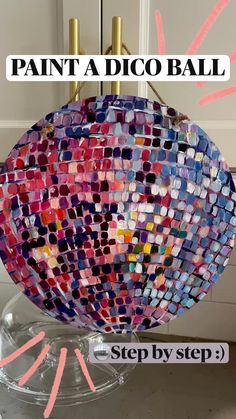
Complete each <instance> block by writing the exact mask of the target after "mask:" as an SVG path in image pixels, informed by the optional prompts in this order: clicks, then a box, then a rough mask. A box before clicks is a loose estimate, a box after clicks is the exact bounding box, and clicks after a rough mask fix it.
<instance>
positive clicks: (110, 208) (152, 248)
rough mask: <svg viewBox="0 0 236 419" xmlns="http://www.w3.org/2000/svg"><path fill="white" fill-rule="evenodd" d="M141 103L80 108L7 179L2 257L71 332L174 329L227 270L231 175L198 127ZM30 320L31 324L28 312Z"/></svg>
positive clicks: (35, 137) (43, 133) (23, 155)
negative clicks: (178, 319) (177, 121)
mask: <svg viewBox="0 0 236 419" xmlns="http://www.w3.org/2000/svg"><path fill="white" fill-rule="evenodd" d="M178 115H179V113H177V112H176V111H175V110H174V109H173V108H169V107H167V106H166V105H160V104H159V103H157V102H152V101H150V100H148V99H142V98H138V97H132V96H130V97H129V96H105V97H94V98H90V99H84V100H82V101H79V102H75V103H71V104H69V105H66V106H64V107H62V108H61V109H59V110H57V111H55V112H53V113H51V114H49V115H47V116H46V117H45V118H44V119H42V120H40V121H39V122H38V123H37V124H36V125H34V126H33V127H32V128H31V129H30V130H29V131H27V132H26V133H25V134H24V135H23V137H22V138H21V139H20V141H19V142H18V143H17V144H16V146H15V147H14V148H13V149H12V151H11V152H10V154H9V156H8V158H7V160H6V161H5V164H4V167H3V171H2V174H1V175H0V176H1V177H0V179H1V180H0V183H1V185H0V186H1V188H0V194H1V196H0V197H1V201H0V203H1V212H0V252H1V258H2V260H3V263H4V265H5V267H6V269H7V271H8V272H9V274H10V276H11V278H12V279H13V281H14V282H15V283H16V284H17V285H19V286H20V289H21V290H22V292H23V293H24V294H25V295H26V296H27V297H28V298H29V299H30V300H31V301H32V302H34V303H35V304H36V305H37V306H38V307H39V308H40V309H42V310H44V311H45V312H47V313H48V314H49V315H51V316H53V317H55V318H56V319H58V320H61V321H62V322H65V323H69V324H71V325H74V326H77V327H85V328H89V329H92V330H99V331H101V332H107V333H109V332H115V333H121V332H123V333H125V332H131V331H137V330H144V329H148V328H151V327H155V326H159V325H162V324H164V323H167V322H168V321H169V320H171V319H173V318H175V317H176V316H179V315H181V314H183V313H184V312H185V311H187V310H188V309H190V308H191V307H192V306H193V305H194V303H196V302H198V301H201V300H202V299H203V298H204V297H205V295H206V294H207V292H208V291H209V289H210V288H211V285H212V284H214V283H215V282H216V281H217V280H218V278H219V275H220V274H221V272H222V271H223V270H224V268H225V266H226V264H227V262H228V259H229V255H230V253H231V250H232V247H233V243H234V236H235V225H236V214H235V212H236V209H235V208H236V206H235V202H236V193H235V187H234V183H233V181H232V177H231V174H230V172H229V170H228V166H227V165H226V163H225V162H224V159H223V158H222V156H221V154H220V152H219V150H218V148H217V147H216V146H215V144H214V143H213V142H212V141H211V140H210V139H209V137H208V136H207V135H206V134H205V133H204V132H203V131H202V130H201V128H199V127H198V126H196V125H195V124H194V123H193V122H191V121H185V122H182V123H180V124H179V126H176V124H175V123H174V121H175V119H176V117H177V116H178ZM29 315H30V313H29Z"/></svg>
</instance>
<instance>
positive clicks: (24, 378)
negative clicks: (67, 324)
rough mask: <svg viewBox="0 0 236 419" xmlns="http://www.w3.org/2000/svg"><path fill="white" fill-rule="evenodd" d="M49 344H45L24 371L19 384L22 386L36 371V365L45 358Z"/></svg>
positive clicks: (49, 347)
mask: <svg viewBox="0 0 236 419" xmlns="http://www.w3.org/2000/svg"><path fill="white" fill-rule="evenodd" d="M50 349H51V346H50V345H45V346H44V348H43V350H42V352H41V353H40V354H39V356H38V358H37V359H36V361H35V362H34V363H33V365H32V366H31V367H30V368H29V369H28V371H26V373H25V374H24V375H23V376H22V377H21V379H20V381H19V386H21V387H22V386H24V385H25V383H26V382H27V381H28V380H29V379H30V378H31V377H32V375H33V374H34V373H35V371H37V369H38V367H39V366H40V365H41V364H42V362H43V361H44V359H45V358H46V356H47V354H48V352H49V351H50Z"/></svg>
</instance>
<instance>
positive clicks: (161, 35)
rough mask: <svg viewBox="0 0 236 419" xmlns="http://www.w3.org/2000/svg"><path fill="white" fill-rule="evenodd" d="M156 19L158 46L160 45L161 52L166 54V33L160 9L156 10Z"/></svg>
mask: <svg viewBox="0 0 236 419" xmlns="http://www.w3.org/2000/svg"><path fill="white" fill-rule="evenodd" d="M155 19H156V28H157V42H158V47H159V54H160V55H165V54H166V43H165V34H164V29H163V23H162V16H161V12H160V11H159V10H156V11H155Z"/></svg>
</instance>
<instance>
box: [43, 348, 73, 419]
mask: <svg viewBox="0 0 236 419" xmlns="http://www.w3.org/2000/svg"><path fill="white" fill-rule="evenodd" d="M66 358H67V349H66V348H61V353H60V358H59V361H58V367H57V371H56V375H55V379H54V383H53V386H52V391H51V394H50V397H49V400H48V404H47V407H46V409H45V410H44V418H45V419H47V418H48V417H49V416H50V414H51V411H52V409H53V407H54V404H55V401H56V398H57V394H58V391H59V387H60V384H61V379H62V375H63V372H64V368H65V364H66Z"/></svg>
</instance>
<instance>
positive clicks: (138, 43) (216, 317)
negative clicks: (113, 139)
mask: <svg viewBox="0 0 236 419" xmlns="http://www.w3.org/2000/svg"><path fill="white" fill-rule="evenodd" d="M215 3H216V0H208V1H207V2H206V1H205V0H198V2H196V0H178V2H173V0H128V1H127V0H119V1H117V0H103V4H104V10H103V20H104V26H103V51H104V50H105V48H106V47H107V46H108V45H109V44H110V43H111V18H112V16H113V15H122V16H123V17H124V40H125V42H126V43H127V45H128V46H129V48H130V49H131V50H132V51H133V52H134V53H138V52H139V53H143V54H145V53H150V54H152V53H153V54H156V53H157V52H158V49H157V36H156V28H155V19H154V11H155V10H156V9H159V10H160V11H161V13H162V16H163V25H164V29H165V34H166V45H167V53H171V54H181V53H185V51H186V49H187V47H188V46H189V44H190V42H191V41H192V40H193V38H194V36H195V35H196V33H197V31H198V29H199V27H200V25H201V24H202V22H203V21H204V20H205V18H206V17H207V15H208V14H209V13H210V11H211V9H212V8H213V6H214V5H215ZM100 5H101V2H100V0H90V1H88V2H86V1H85V0H40V1H38V0H21V1H20V2H19V0H0V7H1V14H0V39H1V48H0V91H1V95H0V161H1V160H3V159H4V158H5V157H6V156H7V154H8V152H9V151H10V149H11V147H12V146H13V145H14V144H15V143H16V141H17V139H18V138H19V137H20V135H21V133H23V132H24V130H25V129H26V128H28V127H29V126H30V125H31V124H32V123H33V122H35V121H37V120H38V119H39V118H40V117H41V116H43V115H45V114H46V113H47V112H49V111H51V110H52V109H54V108H56V107H57V106H59V105H61V104H63V102H64V101H66V99H67V97H68V94H67V91H68V89H67V86H66V85H65V84H63V83H60V84H59V83H30V84H29V83H11V82H7V81H6V80H5V78H4V73H5V68H4V67H5V57H6V56H7V55H8V54H14V53H17V54H21V53H22V54H27V53H28V54H31V53H32V54H37V53H43V54H47V53H63V52H67V48H68V28H67V20H68V18H69V17H72V16H74V17H79V18H81V36H82V40H81V44H82V47H83V48H84V49H85V50H86V53H89V54H95V53H100V52H101V30H100V29H101V28H100V23H101V9H100ZM235 16H236V2H235V1H234V0H231V2H230V4H229V6H228V7H227V8H226V9H225V10H224V11H223V12H222V14H221V16H220V17H219V19H218V21H217V22H216V24H215V26H214V27H213V29H212V31H211V32H210V33H209V34H208V36H207V37H206V39H205V40H204V43H203V44H202V46H201V48H200V49H199V53H201V54H208V53H209V54H214V53H216V54H220V53H222V54H224V53H226V54H230V53H232V52H234V51H236V47H235V39H236V33H235V32H236V30H235ZM2 40H3V42H2ZM230 85H236V62H235V63H233V64H232V70H231V80H230V81H229V82H226V83H207V84H206V85H205V86H204V87H202V88H197V87H196V85H195V83H191V82H190V83H185V84H183V83H166V82H165V83H159V84H158V85H157V84H156V87H157V88H158V90H160V93H161V95H162V96H163V97H164V99H165V100H166V101H167V102H168V104H169V105H171V106H174V107H176V108H178V109H179V110H181V111H182V112H183V113H186V114H188V115H189V116H190V117H191V119H194V120H196V121H198V122H199V124H200V125H201V126H202V127H203V128H205V129H206V131H207V132H208V133H209V135H210V136H211V137H212V139H214V140H215V142H216V143H217V145H218V146H219V147H220V149H221V151H222V152H223V154H224V156H225V158H226V160H227V161H228V163H229V164H230V165H231V166H235V167H236V141H235V137H236V119H235V116H236V115H235V109H236V106H235V101H236V95H232V96H229V97H226V98H224V99H223V100H221V101H217V102H215V103H213V104H209V105H207V106H205V107H200V106H199V105H198V100H199V98H200V97H201V96H203V95H205V94H207V93H210V92H212V91H214V90H217V89H220V88H223V87H227V86H230ZM109 88H110V87H109V85H106V86H105V92H109ZM98 92H99V86H98V84H95V83H94V84H93V85H92V84H90V85H87V86H86V88H85V89H84V91H83V95H85V96H88V95H93V94H98ZM138 92H139V94H142V95H144V96H149V97H150V98H154V96H153V93H152V92H151V91H150V90H149V89H148V88H147V87H146V85H145V84H143V83H142V84H140V85H139V86H137V83H129V84H125V85H123V93H130V94H136V93H138ZM0 276H1V280H2V282H7V283H10V282H9V281H10V279H9V278H8V276H7V274H6V273H5V271H4V268H3V267H0ZM7 289H8V288H7ZM12 292H13V293H15V288H14V287H13V288H12ZM6 295H8V294H6ZM0 296H1V293H0ZM0 303H1V297H0ZM155 331H156V332H161V333H171V334H176V335H186V336H194V337H204V338H209V339H222V340H224V339H226V340H227V339H228V340H234V341H236V252H234V254H233V255H232V257H231V259H230V265H229V266H228V268H226V270H225V273H224V274H223V275H222V278H221V279H220V281H219V282H218V284H216V285H215V287H214V288H213V290H212V292H211V293H210V294H209V295H208V296H207V298H206V300H205V301H203V302H202V303H199V304H198V305H197V306H195V307H193V308H192V309H191V310H190V311H189V313H187V314H185V315H184V316H183V318H180V319H177V320H174V321H173V322H172V323H170V324H169V325H167V326H164V327H161V328H158V329H156V330H155Z"/></svg>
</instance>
